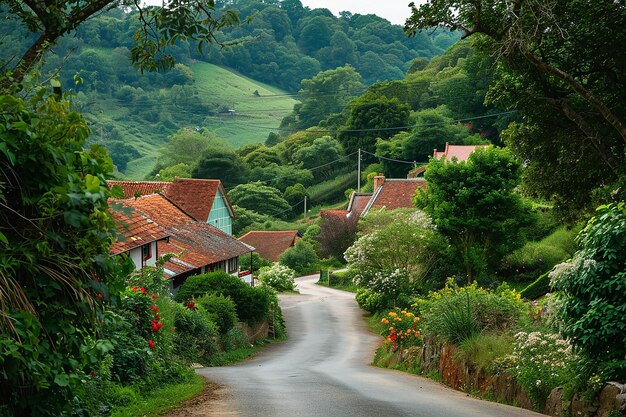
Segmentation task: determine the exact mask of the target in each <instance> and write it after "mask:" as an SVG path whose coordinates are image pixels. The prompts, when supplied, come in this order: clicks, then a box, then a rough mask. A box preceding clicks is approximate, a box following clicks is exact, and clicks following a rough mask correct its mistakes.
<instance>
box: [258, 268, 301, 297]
mask: <svg viewBox="0 0 626 417" xmlns="http://www.w3.org/2000/svg"><path fill="white" fill-rule="evenodd" d="M294 277H295V272H294V270H293V269H291V268H289V267H287V266H285V265H282V264H280V263H274V264H273V265H272V266H271V267H269V268H263V269H262V270H261V273H260V274H259V280H260V281H261V283H262V284H264V285H267V286H269V287H271V288H273V289H274V290H276V291H279V292H280V291H292V290H294V289H295V287H296V282H295V280H294Z"/></svg>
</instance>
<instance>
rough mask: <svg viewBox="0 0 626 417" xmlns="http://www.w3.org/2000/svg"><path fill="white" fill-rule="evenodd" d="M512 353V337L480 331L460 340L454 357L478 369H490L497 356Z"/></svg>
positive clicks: (500, 356)
mask: <svg viewBox="0 0 626 417" xmlns="http://www.w3.org/2000/svg"><path fill="white" fill-rule="evenodd" d="M511 353H513V338H512V337H511V336H510V335H508V334H506V333H505V334H501V333H481V334H477V335H475V336H472V337H470V338H468V339H465V340H464V341H462V342H461V343H460V345H459V351H458V353H457V355H455V359H457V360H460V361H465V362H466V363H469V364H471V365H473V366H475V367H477V368H478V369H484V370H490V369H491V368H493V364H494V362H497V360H498V359H499V358H502V357H504V356H507V355H509V354H511Z"/></svg>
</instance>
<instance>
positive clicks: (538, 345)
mask: <svg viewBox="0 0 626 417" xmlns="http://www.w3.org/2000/svg"><path fill="white" fill-rule="evenodd" d="M507 359H508V360H509V361H510V362H509V364H510V371H511V372H512V373H513V375H514V376H515V377H516V379H517V381H518V382H519V383H520V384H521V385H522V386H523V387H524V388H525V389H526V390H527V391H528V393H529V394H530V395H531V397H532V398H533V399H534V400H535V402H536V403H538V405H542V403H543V401H545V399H546V398H548V395H549V394H550V391H552V389H554V388H556V387H562V386H564V385H567V384H568V383H570V382H571V381H573V380H574V379H575V373H574V371H573V370H572V368H571V366H569V365H570V364H572V363H575V362H576V360H575V359H576V358H575V356H574V354H573V353H572V347H571V346H570V344H569V343H568V342H567V341H565V340H563V339H561V338H560V337H559V336H558V335H556V334H544V333H540V332H532V333H526V332H519V333H517V334H516V335H515V343H514V347H513V354H512V355H511V356H510V357H508V358H507Z"/></svg>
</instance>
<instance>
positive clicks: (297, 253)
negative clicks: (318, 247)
mask: <svg viewBox="0 0 626 417" xmlns="http://www.w3.org/2000/svg"><path fill="white" fill-rule="evenodd" d="M278 261H279V262H280V263H281V264H283V265H285V266H287V267H289V268H291V269H293V270H294V271H295V272H296V273H297V274H304V273H307V272H311V271H312V268H314V267H315V266H316V264H317V263H318V261H319V258H318V257H317V254H316V253H315V249H313V246H312V245H311V244H310V243H308V242H306V241H304V240H299V241H298V243H296V244H295V246H292V247H290V248H289V249H287V250H286V251H285V252H284V253H283V254H282V255H280V258H279V260H278Z"/></svg>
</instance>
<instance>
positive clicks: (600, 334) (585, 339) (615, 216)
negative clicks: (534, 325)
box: [550, 203, 626, 380]
mask: <svg viewBox="0 0 626 417" xmlns="http://www.w3.org/2000/svg"><path fill="white" fill-rule="evenodd" d="M577 240H578V244H579V246H580V250H578V251H577V252H576V253H575V254H574V257H573V258H572V260H571V261H569V262H566V263H563V264H560V265H557V267H556V268H555V269H554V270H553V271H552V272H551V274H550V278H551V285H552V286H553V287H554V288H555V289H557V290H559V291H560V295H559V298H560V300H561V302H560V303H559V304H558V305H559V306H560V308H559V312H558V314H560V315H561V318H562V320H563V322H564V327H563V328H562V330H561V331H562V333H563V335H564V336H565V337H568V338H570V339H571V340H572V343H573V344H574V345H575V346H577V347H579V348H580V349H581V350H582V351H583V352H584V353H585V355H586V356H587V357H588V358H590V359H591V360H593V361H595V362H596V363H598V367H599V368H600V369H601V371H602V372H603V373H604V374H605V376H606V377H608V378H618V379H621V380H624V379H626V361H625V360H624V357H625V356H626V339H624V338H625V335H626V331H625V330H626V298H625V294H626V204H624V203H619V204H609V205H606V206H600V207H598V209H597V210H596V215H595V216H594V217H593V218H592V219H591V220H589V222H588V223H587V225H586V226H585V228H584V229H583V230H582V232H581V233H580V234H579V235H578V238H577Z"/></svg>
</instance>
